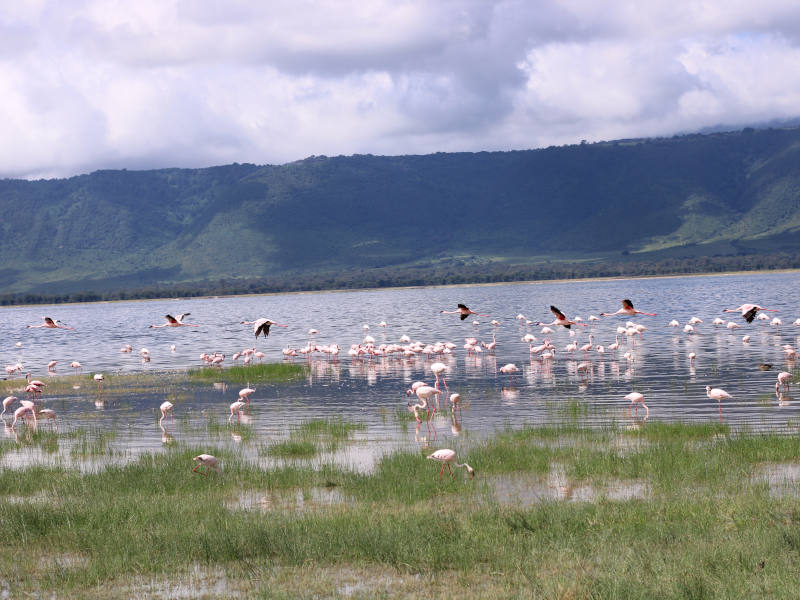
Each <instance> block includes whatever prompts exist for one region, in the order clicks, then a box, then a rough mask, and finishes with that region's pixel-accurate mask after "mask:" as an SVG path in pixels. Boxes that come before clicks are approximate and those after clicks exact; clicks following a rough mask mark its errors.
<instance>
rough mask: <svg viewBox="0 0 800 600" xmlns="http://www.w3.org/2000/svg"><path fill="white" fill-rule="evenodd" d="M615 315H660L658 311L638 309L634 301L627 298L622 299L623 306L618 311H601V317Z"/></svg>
mask: <svg viewBox="0 0 800 600" xmlns="http://www.w3.org/2000/svg"><path fill="white" fill-rule="evenodd" d="M614 315H627V316H630V317H632V316H634V315H646V316H648V317H655V316H657V315H658V313H648V312H643V311H641V310H636V309H635V308H634V307H633V302H631V301H630V300H628V299H627V298H625V299H624V300H623V301H622V308H620V309H619V310H618V311H617V312H613V313H600V316H601V317H613V316H614Z"/></svg>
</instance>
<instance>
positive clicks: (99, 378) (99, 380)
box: [92, 373, 105, 392]
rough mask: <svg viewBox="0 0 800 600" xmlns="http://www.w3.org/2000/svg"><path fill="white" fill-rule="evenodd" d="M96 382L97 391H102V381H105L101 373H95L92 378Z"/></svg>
mask: <svg viewBox="0 0 800 600" xmlns="http://www.w3.org/2000/svg"><path fill="white" fill-rule="evenodd" d="M92 379H94V380H95V381H96V382H97V391H99V392H102V391H103V381H105V376H104V375H103V374H102V373H95V374H94V376H93V377H92Z"/></svg>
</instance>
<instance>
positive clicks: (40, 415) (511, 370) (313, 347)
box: [0, 299, 800, 477]
mask: <svg viewBox="0 0 800 600" xmlns="http://www.w3.org/2000/svg"><path fill="white" fill-rule="evenodd" d="M550 310H551V312H552V313H553V316H554V320H553V321H552V322H549V323H544V322H537V323H535V324H536V325H537V326H541V327H543V328H542V330H541V331H542V334H543V335H544V336H545V337H544V339H543V340H542V342H541V343H539V344H538V345H534V342H536V341H537V339H536V338H535V336H533V335H532V334H527V335H525V337H523V338H522V341H524V342H527V343H529V345H530V353H531V356H532V357H533V356H537V357H538V358H539V359H540V360H542V361H548V360H551V359H552V358H553V357H554V356H555V353H556V348H555V346H554V345H553V343H552V342H551V338H550V334H552V333H553V332H554V330H553V329H552V327H564V328H566V329H567V330H570V336H574V335H575V329H577V328H579V327H587V326H588V324H587V323H585V322H584V321H583V319H581V318H580V317H574V318H573V319H571V320H570V319H569V318H567V317H566V315H565V314H564V313H563V312H562V311H560V310H559V309H558V308H556V307H555V306H551V307H550ZM440 312H441V313H442V314H458V315H459V317H460V319H461V320H462V321H464V320H466V319H467V318H469V317H470V316H471V315H474V316H480V317H489V316H490V315H488V314H482V313H478V312H475V311H473V310H471V309H469V308H468V307H467V306H465V305H464V304H458V306H457V308H456V310H452V311H447V310H442V311H440ZM722 312H724V313H739V314H740V315H741V317H742V318H743V319H744V321H745V322H746V323H752V322H753V320H755V319H759V320H770V317H769V316H767V315H766V314H765V313H766V312H777V311H776V310H775V309H769V308H765V307H763V306H759V305H757V304H752V303H748V304H742V305H741V306H738V307H737V308H726V309H723V311H722ZM638 315H642V316H656V313H648V312H644V311H641V310H638V309H636V308H635V307H634V305H633V303H632V302H631V301H630V300H628V299H624V300H622V306H621V308H620V309H619V310H617V311H615V312H607V313H606V312H604V313H600V315H599V316H595V315H590V316H589V317H588V321H589V322H592V321H598V320H600V318H601V317H613V316H625V317H636V316H638ZM187 316H189V313H183V314H179V315H177V316H176V317H173V316H172V315H166V317H165V318H166V321H165V322H164V323H161V324H154V325H151V326H150V327H151V328H160V327H197V325H194V324H191V323H185V322H184V318H185V317H187ZM43 319H44V321H43V323H41V324H38V325H28V326H27V327H28V328H46V329H67V330H70V329H72V328H71V327H69V326H67V325H65V324H64V323H62V322H61V321H59V320H57V319H52V318H50V317H43ZM517 319H519V320H520V321H523V322H525V323H527V324H528V325H531V324H534V323H533V322H532V321H529V320H527V319H526V317H525V316H524V315H522V314H519V315H517ZM475 323H476V324H477V321H476V322H475ZM699 323H702V320H701V319H699V318H697V317H693V318H692V319H690V320H689V322H688V323H687V324H686V325H684V327H683V331H684V332H686V333H693V332H694V331H695V327H696V326H697V325H698V324H699ZM241 324H246V325H252V326H253V333H254V334H255V337H256V338H258V337H259V336H261V335H263V336H264V337H266V336H268V335H269V333H270V328H271V327H272V326H276V327H287V325H283V324H280V323H276V322H274V321H272V320H270V319H266V318H261V319H257V320H254V321H241ZM491 324H492V325H493V326H494V327H498V326H499V325H500V323H499V322H498V321H494V320H493V321H492V322H491ZM713 324H714V325H715V326H717V327H723V326H724V327H726V328H727V329H729V330H731V331H733V330H736V329H738V328H739V327H741V325H740V323H738V322H736V321H728V322H726V321H725V320H723V319H721V318H717V319H714V321H713ZM771 324H772V325H776V326H778V325H781V324H782V323H781V321H780V319H779V318H777V317H775V318H773V319H772V320H771ZM794 325H798V326H800V319H797V320H795V321H794ZM380 326H382V327H386V323H385V322H383V321H382V322H381V323H380ZM669 326H671V327H674V328H678V327H680V323H678V321H675V320H673V321H670V323H669ZM368 328H369V326H368V325H364V329H365V330H367V329H368ZM573 328H574V329H573ZM647 329H648V328H647V327H646V326H644V325H640V324H636V323H634V322H632V321H629V322H627V323H626V325H625V326H622V325H620V326H619V327H617V336H616V338H615V341H614V342H613V343H611V344H609V345H608V346H605V347H604V346H601V345H597V346H596V345H595V344H594V336H593V335H591V334H590V335H589V341H588V343H585V344H583V345H580V346H579V345H578V342H577V341H572V342H571V343H570V344H568V345H567V346H565V347H564V349H563V351H564V352H565V353H567V354H568V355H572V354H573V353H575V352H582V353H583V355H584V357H585V358H586V359H587V360H584V361H583V362H581V363H579V364H578V365H577V367H576V369H577V372H578V373H581V372H586V371H587V370H589V369H590V368H591V365H592V363H591V362H589V361H588V356H589V353H590V352H597V353H600V354H602V353H605V352H616V351H617V350H618V349H619V347H620V344H621V343H622V344H625V345H626V346H628V340H630V344H629V348H630V349H629V350H628V351H627V352H625V354H624V358H625V359H626V360H628V361H633V360H635V355H634V348H635V344H636V337H637V336H640V335H641V334H642V333H643V332H644V331H646V330H647ZM308 333H309V335H311V336H312V338H313V336H314V335H316V333H317V331H316V330H314V329H311V330H309V332H308ZM400 341H401V342H402V343H401V344H389V345H387V344H382V345H377V346H376V344H375V339H374V338H372V337H371V336H369V335H366V336H365V338H364V341H363V343H361V344H354V345H352V346H351V347H350V349H349V350H348V352H347V354H348V356H350V357H351V358H353V359H361V358H367V359H372V358H373V357H379V356H386V355H390V354H394V353H397V354H400V355H402V356H409V357H413V356H417V355H420V354H423V355H426V356H427V357H432V356H435V355H447V354H451V353H452V352H453V350H454V349H455V348H456V345H455V344H453V343H452V342H447V343H443V342H437V343H436V344H423V343H421V342H412V341H411V339H410V338H408V336H403V337H401V338H400ZM465 341H466V343H465V344H464V349H465V350H466V352H467V354H468V355H469V354H476V353H481V352H484V351H485V352H490V353H493V352H494V351H495V347H496V344H497V342H496V337H495V336H494V335H493V339H492V342H490V343H485V342H482V343H480V344H479V343H478V340H477V339H475V338H465ZM749 341H750V336H749V335H745V336H743V338H742V342H743V343H744V344H747V343H749ZM18 345H20V344H18ZM172 350H173V351H174V350H175V348H174V346H173V347H172ZM782 350H783V352H784V353H785V356H786V358H787V360H788V361H789V362H790V364H793V361H794V358H795V355H796V352H795V349H794V348H793V347H792V346H791V345H784V346H783V347H782ZM131 351H132V348H131V347H130V346H129V345H126V346H124V347H123V348H121V352H131ZM315 352H323V353H325V354H328V355H330V356H332V357H333V358H334V359H336V357H337V356H338V354H339V352H340V348H339V346H338V345H336V344H331V345H328V346H318V345H317V344H315V343H313V342H311V341H309V342H308V344H306V346H305V347H302V348H291V347H287V348H284V349H283V355H284V356H285V357H286V358H288V359H293V358H294V357H295V356H298V355H309V354H312V353H315ZM140 354H141V355H142V360H143V361H146V362H149V352H148V351H147V350H146V349H145V348H143V349H142V350H141V351H140ZM200 358H201V360H202V361H203V362H204V363H206V364H207V365H210V366H217V367H221V366H222V363H223V361H224V359H225V356H224V355H223V354H219V353H216V352H215V353H214V354H212V355H208V354H206V353H203V354H202V355H201V357H200ZM232 358H233V361H234V362H235V361H236V360H238V359H239V358H241V359H242V360H243V362H245V364H248V363H250V362H251V360H252V359H254V358H256V359H259V360H261V359H263V358H264V354H263V353H261V352H258V351H257V350H256V348H252V349H251V348H247V349H245V350H243V351H241V352H237V353H236V354H234V355H233V357H232ZM688 359H689V361H690V362H691V361H694V359H695V354H694V353H693V352H691V353H689V355H688ZM55 365H56V361H51V362H50V363H49V364H48V370H49V371H51V372H52V371H54V369H55ZM70 366H71V367H72V368H73V369H75V370H76V372H77V371H79V370H80V369H81V364H80V363H78V362H77V361H75V362H72V363H71V365H70ZM762 367H765V368H766V369H769V368H770V367H771V365H762ZM429 368H430V371H431V373H432V375H433V376H434V377H435V383H433V385H429V384H427V383H426V382H423V381H416V382H414V383H413V384H412V385H411V387H410V388H409V389H408V390H407V391H406V394H407V395H408V396H411V395H414V396H416V402H415V403H413V404H412V403H411V402H408V409H409V410H410V411H413V413H414V416H415V418H416V420H417V423H418V427H419V424H420V423H421V422H422V420H423V418H424V419H425V420H426V422H428V423H429V422H430V419H431V418H432V415H433V414H435V412H436V411H437V410H439V409H441V401H440V396H441V395H442V394H445V396H444V397H445V403H447V402H448V401H449V404H450V409H451V412H452V413H453V416H454V418H455V413H456V411H457V410H458V409H459V401H460V395H459V394H457V393H454V394H450V393H449V389H448V387H447V380H446V378H445V376H446V371H447V370H448V367H447V365H446V364H445V363H443V362H433V363H432V364H430V366H429ZM22 370H23V367H22V365H21V364H19V363H17V364H15V365H8V366H6V372H7V374H8V376H9V377H12V376H14V374H16V373H18V372H21V371H22ZM499 371H500V373H502V374H503V375H508V376H509V378H513V376H514V374H515V373H517V372H518V371H519V369H518V367H517V366H516V365H515V364H513V363H508V364H505V365H504V366H502V367H500V369H499ZM93 379H94V381H95V382H96V383H97V385H98V388H99V389H102V384H103V381H104V376H103V374H101V373H97V374H95V375H94V376H93ZM792 379H793V375H792V373H790V372H788V371H781V372H779V373H778V375H777V381H776V382H775V394H776V396H777V397H778V399H779V402H782V401H783V400H784V398H785V397H788V394H789V391H790V385H791V382H792ZM26 380H27V383H26V385H25V387H24V392H25V394H26V398H17V397H16V396H8V397H6V398H5V399H4V400H3V410H2V413H0V417H2V418H3V422H4V424H5V425H6V427H9V426H8V424H7V423H6V421H5V419H6V417H5V413H6V412H7V411H8V410H9V409H10V408H11V407H12V406H13V405H14V404H15V403H16V404H19V406H18V407H17V408H16V409H14V410H13V420H12V422H11V425H10V428H11V430H13V429H14V428H15V427H16V425H17V423H18V422H20V421H21V422H23V423H25V425H26V426H29V427H31V426H32V427H34V428H35V427H36V426H37V423H38V420H40V419H45V420H48V421H49V422H50V423H52V424H53V426H54V427H55V422H56V414H55V412H54V411H53V410H52V409H49V408H42V407H41V406H40V405H39V404H37V401H38V400H40V399H41V397H42V394H43V391H44V388H45V387H46V385H47V384H46V383H44V382H43V381H40V380H37V379H32V378H31V374H30V373H27V375H26ZM440 386H444V391H442V389H441V387H440ZM254 392H255V389H253V388H251V387H250V386H249V384H248V385H247V387H245V388H243V389H242V390H240V391H239V399H238V400H237V401H235V402H233V403H232V404H231V405H230V417H229V419H228V420H229V422H232V420H233V418H234V417H236V419H237V422H238V421H239V419H240V418H241V415H242V413H243V411H244V410H245V409H246V408H247V407H248V406H249V404H250V396H251V395H252V394H253V393H254ZM706 395H707V396H708V397H709V398H710V399H712V400H715V401H717V403H718V407H719V410H720V415H721V410H722V408H721V402H722V401H723V400H726V399H728V398H730V397H731V395H730V394H728V392H726V391H725V390H723V389H721V388H712V387H711V386H706ZM625 399H626V400H628V401H630V405H629V406H628V414H629V415H630V413H631V411H632V410H634V411H635V412H636V414H637V415H638V411H639V408H640V407H641V408H643V409H644V411H645V416H644V419H647V417H648V416H649V414H650V409H649V408H648V406H647V405H646V404H645V402H644V396H643V395H642V394H641V393H638V392H632V393H630V394H628V395H627V396H625ZM172 409H173V405H172V403H171V402H169V401H166V402H164V403H162V404H161V406H160V411H161V419H160V420H159V426H160V427H161V428H162V431H163V430H164V427H163V422H164V421H165V419H171V420H172V421H173V422H174V416H173V414H172ZM167 423H168V424H169V421H167ZM428 458H429V459H431V460H434V461H438V462H440V463H441V464H442V466H441V469H440V471H439V476H440V477H442V475H443V474H444V468H445V467H447V468H448V471H449V472H450V475H451V476H452V475H453V472H452V469H451V466H455V467H464V468H465V469H466V470H467V472H468V474H469V475H470V476H471V477H472V476H474V474H475V470H474V469H473V468H472V467H471V466H470V465H468V464H466V463H459V462H458V460H457V457H456V453H455V451H453V450H451V449H449V448H443V449H440V450H437V451H436V452H434V453H432V454H431V455H429V456H428ZM194 461H195V462H196V463H197V464H196V465H195V467H194V468H193V469H192V471H193V472H197V473H200V474H203V475H206V476H208V474H209V473H210V471H211V470H214V471H216V469H217V466H218V463H219V461H218V459H217V458H216V457H214V456H213V455H211V454H200V455H198V456H196V457H194ZM201 467H204V468H205V470H201Z"/></svg>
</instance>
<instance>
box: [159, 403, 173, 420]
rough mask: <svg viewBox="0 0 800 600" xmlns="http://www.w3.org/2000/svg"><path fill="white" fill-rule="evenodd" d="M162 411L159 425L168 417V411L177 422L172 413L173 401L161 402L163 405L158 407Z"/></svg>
mask: <svg viewBox="0 0 800 600" xmlns="http://www.w3.org/2000/svg"><path fill="white" fill-rule="evenodd" d="M158 408H159V410H160V411H161V418H160V419H159V420H158V424H159V426H160V425H161V422H162V421H163V420H164V419H165V418H166V416H167V413H169V415H170V417H172V422H173V423H174V422H175V415H173V414H172V402H169V401H165V402H162V403H161V406H159V407H158Z"/></svg>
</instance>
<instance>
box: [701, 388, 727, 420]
mask: <svg viewBox="0 0 800 600" xmlns="http://www.w3.org/2000/svg"><path fill="white" fill-rule="evenodd" d="M706 396H708V397H709V398H711V399H712V400H716V401H717V406H718V407H719V415H720V418H721V417H722V401H723V400H727V399H728V398H730V397H731V395H730V394H729V393H728V392H726V391H725V390H723V389H720V388H713V389H712V388H711V386H710V385H707V386H706Z"/></svg>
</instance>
